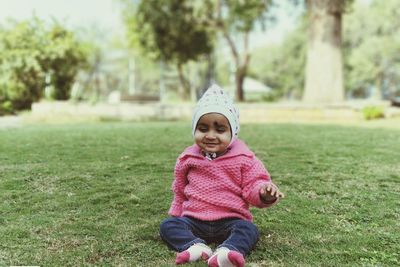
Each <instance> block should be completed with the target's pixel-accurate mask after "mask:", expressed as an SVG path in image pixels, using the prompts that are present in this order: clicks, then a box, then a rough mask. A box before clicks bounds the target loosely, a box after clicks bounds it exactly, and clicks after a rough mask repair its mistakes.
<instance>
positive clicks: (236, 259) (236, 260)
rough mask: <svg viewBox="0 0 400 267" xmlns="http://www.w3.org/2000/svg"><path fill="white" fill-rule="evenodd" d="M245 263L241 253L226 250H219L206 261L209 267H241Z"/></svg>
mask: <svg viewBox="0 0 400 267" xmlns="http://www.w3.org/2000/svg"><path fill="white" fill-rule="evenodd" d="M244 263H245V260H244V257H243V255H242V254H241V253H239V252H237V251H234V250H230V249H228V248H224V247H222V248H219V249H218V250H217V251H216V252H215V253H214V254H213V255H212V256H211V258H210V259H209V260H208V266H210V267H243V266H244Z"/></svg>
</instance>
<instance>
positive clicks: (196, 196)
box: [169, 140, 275, 221]
mask: <svg viewBox="0 0 400 267" xmlns="http://www.w3.org/2000/svg"><path fill="white" fill-rule="evenodd" d="M268 183H271V178H270V175H269V173H268V172H267V170H266V169H265V168H264V165H263V164H262V163H261V161H260V160H259V159H257V158H256V156H255V155H254V153H253V152H251V151H250V150H249V148H248V147H247V146H246V144H245V143H243V142H242V141H240V140H236V141H235V142H234V143H233V144H232V145H231V146H230V150H229V151H228V152H226V153H225V154H224V155H222V156H220V157H218V158H216V159H214V160H212V161H210V160H207V159H206V158H205V157H204V156H203V155H202V154H201V151H200V148H199V147H198V146H197V145H196V144H194V145H192V146H190V147H188V148H186V149H185V151H184V152H183V153H182V154H181V155H180V156H179V158H178V160H177V163H176V166H175V180H174V182H173V185H172V190H173V192H174V194H175V195H174V200H173V201H172V204H171V208H170V210H169V215H171V216H175V217H179V216H190V217H194V218H197V219H199V220H204V221H214V220H219V219H223V218H241V219H244V220H248V221H252V220H253V216H252V215H251V213H250V211H249V205H253V206H256V207H259V208H264V207H269V206H271V205H273V204H275V203H272V204H266V203H264V202H262V200H261V199H260V195H259V191H260V188H261V186H263V185H265V184H268Z"/></svg>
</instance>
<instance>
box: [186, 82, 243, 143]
mask: <svg viewBox="0 0 400 267" xmlns="http://www.w3.org/2000/svg"><path fill="white" fill-rule="evenodd" d="M207 113H220V114H222V115H224V116H225V117H226V118H227V119H228V121H229V124H230V126H231V131H232V139H231V142H230V144H232V143H233V141H235V140H236V139H237V138H238V134H239V130H240V125H239V110H238V109H237V108H236V107H235V105H234V103H233V100H232V98H231V97H230V96H229V94H228V93H227V92H225V91H224V90H223V89H222V88H221V87H219V86H218V85H216V84H213V85H212V86H211V87H210V88H208V89H207V91H206V92H205V93H204V94H203V96H202V97H201V98H200V100H199V102H197V105H196V107H195V109H194V113H193V119H192V134H193V136H194V133H195V131H196V126H197V122H198V121H199V119H200V118H201V116H203V115H204V114H207ZM230 144H229V145H230Z"/></svg>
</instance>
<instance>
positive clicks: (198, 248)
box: [175, 243, 212, 264]
mask: <svg viewBox="0 0 400 267" xmlns="http://www.w3.org/2000/svg"><path fill="white" fill-rule="evenodd" d="M211 253H212V250H211V248H209V247H208V246H207V245H206V244H203V243H197V244H194V245H192V246H191V247H190V248H188V249H187V250H185V251H182V252H179V253H177V254H176V259H175V263H176V264H184V263H187V262H193V261H197V260H199V259H200V258H202V259H203V260H207V259H208V258H209V257H210V256H211Z"/></svg>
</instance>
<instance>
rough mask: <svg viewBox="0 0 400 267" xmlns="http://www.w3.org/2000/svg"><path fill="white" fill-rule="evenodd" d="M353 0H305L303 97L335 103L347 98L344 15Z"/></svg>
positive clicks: (307, 99)
mask: <svg viewBox="0 0 400 267" xmlns="http://www.w3.org/2000/svg"><path fill="white" fill-rule="evenodd" d="M352 2H353V0H306V7H307V11H308V20H309V26H308V31H309V35H308V49H307V63H306V80H305V90H304V95H303V100H304V101H306V102H311V103H333V102H340V101H342V100H343V99H344V89H343V72H342V69H343V63H342V36H341V35H342V14H343V13H344V12H345V11H346V9H347V8H348V7H349V6H350V4H352Z"/></svg>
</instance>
